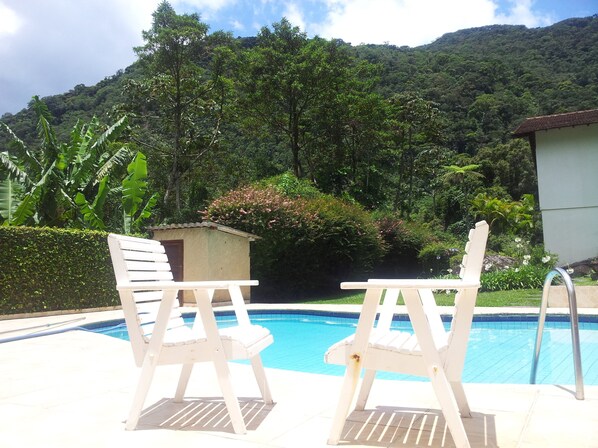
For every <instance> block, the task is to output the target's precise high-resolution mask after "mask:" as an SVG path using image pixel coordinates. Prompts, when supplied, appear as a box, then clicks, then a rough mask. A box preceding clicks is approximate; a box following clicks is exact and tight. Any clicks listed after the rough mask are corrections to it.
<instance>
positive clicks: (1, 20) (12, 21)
mask: <svg viewBox="0 0 598 448" xmlns="http://www.w3.org/2000/svg"><path fill="white" fill-rule="evenodd" d="M21 24H22V21H21V19H20V18H19V17H18V16H17V14H16V13H15V12H14V11H13V10H12V9H10V8H9V7H8V6H6V5H4V4H2V3H1V2H0V34H14V33H16V32H17V31H18V29H19V28H20V27H21Z"/></svg>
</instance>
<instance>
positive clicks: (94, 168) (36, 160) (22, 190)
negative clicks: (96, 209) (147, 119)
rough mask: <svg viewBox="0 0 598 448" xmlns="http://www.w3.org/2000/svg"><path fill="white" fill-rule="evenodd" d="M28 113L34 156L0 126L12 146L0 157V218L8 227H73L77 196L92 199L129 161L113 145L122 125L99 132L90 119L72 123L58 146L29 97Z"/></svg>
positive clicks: (45, 116) (46, 117)
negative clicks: (34, 131)
mask: <svg viewBox="0 0 598 448" xmlns="http://www.w3.org/2000/svg"><path fill="white" fill-rule="evenodd" d="M31 107H32V108H33V109H34V110H35V113H36V114H37V116H38V125H37V128H38V137H39V140H40V142H39V146H38V148H36V149H35V150H33V149H30V148H29V147H28V146H27V145H25V143H23V141H22V140H21V139H20V138H18V137H17V136H16V135H15V134H14V133H13V132H12V130H11V129H10V128H9V127H8V126H7V125H6V124H4V123H0V129H3V130H4V131H5V132H6V133H7V134H8V135H9V136H10V137H11V143H12V144H11V149H12V151H11V152H8V151H5V152H1V153H0V163H1V164H2V165H1V167H0V179H2V189H1V190H0V191H1V194H2V200H1V201H0V206H1V207H2V208H0V216H1V218H2V220H3V222H4V224H10V225H23V224H29V225H40V226H50V227H66V226H76V225H77V224H76V222H77V220H78V216H77V211H78V206H77V204H76V203H75V197H76V196H77V194H78V193H80V194H82V195H83V196H91V195H95V194H96V192H97V191H98V189H99V190H101V189H102V188H103V185H104V184H105V183H106V182H107V178H108V176H110V174H111V173H113V172H114V171H115V170H118V169H119V168H120V167H123V166H124V165H125V164H126V162H127V160H128V158H129V154H130V153H129V149H128V147H127V146H126V145H123V144H121V143H119V141H118V139H119V137H120V136H121V135H122V133H123V132H124V130H125V129H126V127H127V119H126V117H122V118H121V119H119V120H118V121H117V122H116V123H114V124H113V125H111V126H109V127H107V128H105V129H104V128H103V126H102V125H100V123H99V121H98V120H97V119H96V118H94V119H92V120H91V121H90V122H89V123H86V124H84V123H82V122H77V124H76V125H75V126H74V127H73V129H72V131H71V135H70V140H69V141H68V142H64V143H59V142H58V140H57V139H56V136H55V133H54V130H53V128H52V126H51V124H50V119H51V117H50V113H49V111H48V108H47V107H46V105H45V103H44V102H43V101H41V100H40V99H39V98H38V97H37V96H35V97H33V101H32V106H31ZM102 129H104V130H102Z"/></svg>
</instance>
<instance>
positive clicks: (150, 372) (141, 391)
mask: <svg viewBox="0 0 598 448" xmlns="http://www.w3.org/2000/svg"><path fill="white" fill-rule="evenodd" d="M155 371H156V366H155V365H153V364H152V362H151V359H150V357H146V359H145V360H144V362H143V366H142V367H141V374H140V375H139V382H138V383H137V389H136V390H135V395H134V396H133V404H132V405H131V410H130V411H129V418H127V423H126V425H125V429H126V430H127V431H132V430H134V429H135V428H136V427H137V423H138V422H139V417H140V416H141V410H142V409H143V404H144V403H145V397H146V396H147V392H148V391H149V388H150V385H151V384H152V379H153V377H154V372H155Z"/></svg>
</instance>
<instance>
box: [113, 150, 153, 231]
mask: <svg viewBox="0 0 598 448" xmlns="http://www.w3.org/2000/svg"><path fill="white" fill-rule="evenodd" d="M127 172H128V175H127V177H126V178H125V179H124V180H123V181H122V199H121V202H122V207H123V230H124V231H125V233H131V232H138V231H139V230H140V228H141V224H142V223H143V221H144V220H145V219H147V218H149V217H150V216H151V212H152V209H153V208H154V207H155V205H156V203H157V202H158V194H157V193H154V194H153V195H152V196H150V198H149V199H148V200H147V201H146V202H145V204H144V198H145V196H146V193H147V160H146V157H145V155H144V154H143V153H141V152H138V153H137V155H136V156H135V158H134V159H133V161H132V162H131V163H130V164H129V166H128V167H127Z"/></svg>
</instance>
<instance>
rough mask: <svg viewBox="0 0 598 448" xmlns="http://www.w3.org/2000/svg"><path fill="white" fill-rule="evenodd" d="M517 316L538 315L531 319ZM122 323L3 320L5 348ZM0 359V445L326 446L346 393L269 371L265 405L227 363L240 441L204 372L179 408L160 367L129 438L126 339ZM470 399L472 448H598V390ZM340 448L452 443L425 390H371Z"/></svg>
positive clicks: (172, 376)
mask: <svg viewBox="0 0 598 448" xmlns="http://www.w3.org/2000/svg"><path fill="white" fill-rule="evenodd" d="M252 308H268V306H253V305H251V306H250V309H252ZM274 308H277V309H280V308H281V306H280V305H276V306H274ZM292 308H293V309H298V308H306V309H327V310H330V309H332V310H336V311H340V310H344V311H358V310H359V308H358V307H357V308H356V307H355V306H351V305H349V306H332V307H329V306H328V307H315V306H311V305H310V306H305V307H300V306H292ZM492 311H493V312H503V313H505V312H506V313H513V312H514V309H513V308H507V309H492ZM517 311H523V312H529V313H533V314H537V309H529V310H525V309H517ZM550 311H551V312H556V313H558V312H559V310H555V309H551V310H550ZM477 312H484V310H483V309H478V310H477ZM582 313H588V314H595V313H596V310H595V309H594V310H580V314H582ZM120 318H122V311H119V310H115V311H104V312H96V313H81V314H65V315H56V316H46V317H36V318H22V319H9V320H2V321H0V339H8V338H13V337H16V336H33V335H34V333H39V332H45V331H48V330H60V329H66V328H72V327H76V326H78V325H82V324H89V323H92V322H95V321H105V320H111V319H120ZM530 356H531V353H530ZM0 359H1V361H2V362H1V364H0V416H1V418H0V446H2V447H28V448H29V447H34V448H36V447H44V448H46V447H61V448H69V447H80V446H85V447H108V446H111V447H121V446H144V447H163V446H167V445H168V446H186V445H187V444H193V446H206V447H231V448H232V447H280V448H294V447H302V448H303V447H310V448H311V447H325V446H328V445H326V440H327V438H328V432H329V430H330V425H331V423H332V417H333V414H334V410H335V407H336V402H337V399H338V394H339V392H340V387H341V383H342V378H340V377H334V376H327V375H316V374H306V373H299V372H292V371H285V370H278V369H270V368H267V369H266V370H267V375H268V378H269V381H270V385H271V388H272V393H273V395H274V400H275V402H276V403H275V404H274V405H270V406H267V405H264V404H263V403H261V402H260V401H259V400H257V399H256V397H258V396H259V393H258V390H257V386H256V385H255V384H254V383H253V376H252V375H251V372H250V367H249V366H247V365H241V364H236V363H231V364H230V366H231V372H232V375H233V384H234V387H235V390H236V393H237V395H238V396H239V397H240V400H241V402H242V408H243V414H244V417H245V422H246V423H247V426H248V432H247V434H245V435H237V434H234V432H233V431H232V428H231V425H230V422H229V419H228V416H227V413H226V409H225V407H224V404H223V401H222V400H221V398H220V390H219V388H218V386H217V383H216V379H215V375H214V373H213V368H212V367H211V366H209V365H205V366H204V365H199V366H197V367H196V370H194V374H193V377H192V379H191V382H190V384H189V389H188V391H187V398H186V399H185V401H184V402H183V403H173V402H172V401H171V400H170V397H172V394H173V393H174V388H175V387H176V379H177V375H178V368H171V367H161V368H159V369H158V370H157V373H156V376H155V379H154V383H153V385H152V387H151V389H150V393H149V396H148V399H147V401H146V405H145V411H144V415H143V416H142V418H141V420H140V425H139V426H138V429H137V430H135V431H125V429H124V420H125V419H126V416H127V413H128V409H129V406H130V404H131V399H132V392H133V389H134V387H135V385H136V382H137V376H138V372H139V371H138V369H137V368H136V367H135V365H134V363H133V357H132V352H131V348H130V345H129V343H128V342H127V341H121V340H118V339H115V338H111V337H108V336H104V335H100V334H95V333H90V332H85V331H68V332H62V333H57V334H52V335H46V336H43V337H27V338H24V339H17V340H13V341H11V342H5V343H2V344H0ZM584 361H585V360H584ZM586 362H587V361H586ZM571 368H573V366H571ZM465 390H466V392H467V394H468V398H469V401H470V405H471V408H472V412H473V418H472V419H464V423H465V428H466V431H467V433H468V436H469V438H470V441H471V445H472V447H476V448H477V447H501V448H508V447H521V448H530V447H576V448H577V447H597V448H598V386H587V385H586V386H585V400H583V401H580V400H576V399H575V398H574V387H573V386H570V385H569V386H567V385H565V386H560V385H497V384H469V383H466V384H465ZM339 446H351V447H362V446H364V447H381V446H393V447H395V446H400V447H421V446H426V447H452V446H454V444H453V442H452V438H451V436H450V434H449V433H448V432H447V431H446V428H445V424H444V418H443V417H442V414H441V413H440V411H439V407H438V404H437V402H436V399H435V396H434V394H433V391H432V388H431V386H430V384H429V383H426V382H421V383H420V382H402V381H384V380H378V381H377V382H376V383H375V384H374V387H373V389H372V394H371V397H370V400H369V401H368V405H367V407H366V410H365V411H362V412H353V413H352V414H351V415H350V418H349V420H348V421H347V423H346V425H345V428H344V430H343V437H342V441H341V444H340V445H339Z"/></svg>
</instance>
